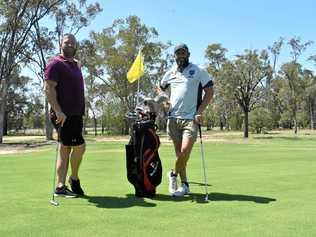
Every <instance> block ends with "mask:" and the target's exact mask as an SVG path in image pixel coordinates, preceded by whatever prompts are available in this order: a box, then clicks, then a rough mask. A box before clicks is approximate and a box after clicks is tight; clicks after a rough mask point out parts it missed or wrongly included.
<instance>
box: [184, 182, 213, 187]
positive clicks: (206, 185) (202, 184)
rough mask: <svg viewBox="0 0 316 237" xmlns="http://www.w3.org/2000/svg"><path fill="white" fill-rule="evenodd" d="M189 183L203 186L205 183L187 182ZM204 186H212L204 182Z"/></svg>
mask: <svg viewBox="0 0 316 237" xmlns="http://www.w3.org/2000/svg"><path fill="white" fill-rule="evenodd" d="M189 184H193V185H198V186H203V187H204V186H205V183H198V182H189ZM206 186H208V187H210V186H212V185H211V184H206Z"/></svg>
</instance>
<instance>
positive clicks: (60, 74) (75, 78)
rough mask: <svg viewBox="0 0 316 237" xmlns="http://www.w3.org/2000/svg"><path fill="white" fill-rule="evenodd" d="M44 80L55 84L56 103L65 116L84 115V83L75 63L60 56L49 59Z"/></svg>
mask: <svg viewBox="0 0 316 237" xmlns="http://www.w3.org/2000/svg"><path fill="white" fill-rule="evenodd" d="M44 74H45V80H52V81H55V82H57V86H56V93H57V101H58V104H59V105H60V107H61V110H62V111H63V113H65V114H66V115H67V116H72V115H80V116H82V115H83V114H84V109H85V101H84V81H83V76H82V73H81V70H80V68H79V67H78V64H77V62H70V61H68V60H66V59H65V58H64V57H63V56H62V55H58V56H55V57H53V58H51V59H50V60H49V62H48V64H47V66H46V68H45V73H44Z"/></svg>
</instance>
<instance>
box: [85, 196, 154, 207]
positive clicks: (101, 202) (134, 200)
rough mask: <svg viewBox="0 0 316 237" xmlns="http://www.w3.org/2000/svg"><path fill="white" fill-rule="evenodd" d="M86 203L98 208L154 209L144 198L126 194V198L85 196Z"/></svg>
mask: <svg viewBox="0 0 316 237" xmlns="http://www.w3.org/2000/svg"><path fill="white" fill-rule="evenodd" d="M83 198H84V199H87V200H88V202H90V203H93V204H95V205H96V207H99V208H129V207H134V206H140V207H155V206H156V204H155V203H150V202H146V201H145V200H144V198H139V197H135V196H134V195H132V194H127V195H126V197H113V196H111V197H110V196H85V197H83Z"/></svg>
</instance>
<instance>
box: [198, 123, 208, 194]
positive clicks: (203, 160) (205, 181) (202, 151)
mask: <svg viewBox="0 0 316 237" xmlns="http://www.w3.org/2000/svg"><path fill="white" fill-rule="evenodd" d="M199 133H200V143H201V158H202V166H203V173H204V184H205V186H204V187H205V195H206V198H207V197H208V190H207V178H206V168H205V159H204V149H203V142H202V130H201V125H200V124H199Z"/></svg>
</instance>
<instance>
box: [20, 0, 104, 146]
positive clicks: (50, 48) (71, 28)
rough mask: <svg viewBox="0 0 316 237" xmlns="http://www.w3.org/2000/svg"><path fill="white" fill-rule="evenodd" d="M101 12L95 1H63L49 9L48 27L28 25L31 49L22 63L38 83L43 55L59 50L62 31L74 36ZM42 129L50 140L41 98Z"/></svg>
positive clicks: (46, 106) (52, 53) (43, 61)
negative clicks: (51, 21) (52, 21)
mask: <svg viewBox="0 0 316 237" xmlns="http://www.w3.org/2000/svg"><path fill="white" fill-rule="evenodd" d="M100 11H102V9H101V7H100V5H99V3H94V4H89V5H87V3H86V0H77V1H66V0H65V1H63V2H62V3H61V4H59V5H58V6H56V7H55V8H53V9H52V11H51V12H50V17H53V18H54V19H55V25H56V26H55V27H54V28H53V29H49V28H47V27H45V26H43V24H41V20H40V19H39V20H38V21H37V22H36V23H35V24H34V25H33V27H32V29H31V32H30V34H29V37H28V43H29V45H31V46H32V47H31V50H29V51H28V52H25V53H26V55H24V56H25V57H26V59H27V60H26V65H27V66H28V67H29V68H30V69H32V71H33V72H34V73H35V75H37V77H38V79H39V82H40V83H39V84H40V86H42V85H43V83H42V82H43V79H44V75H43V73H44V69H45V68H46V60H47V58H49V57H51V56H53V55H54V54H55V53H56V48H58V49H59V42H60V39H61V36H62V34H63V33H64V31H66V30H67V32H69V33H73V34H74V35H76V34H77V33H78V32H79V31H80V29H82V28H83V27H86V26H88V25H89V24H90V22H91V20H92V19H93V18H94V17H95V16H96V15H97V14H98V13H99V12H100ZM45 127H46V129H45V131H46V139H47V140H51V139H53V136H52V125H51V122H50V118H49V108H48V102H47V99H46V100H45Z"/></svg>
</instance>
